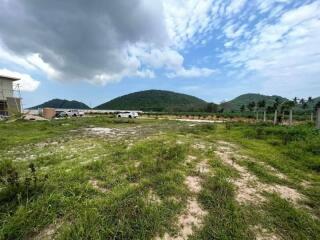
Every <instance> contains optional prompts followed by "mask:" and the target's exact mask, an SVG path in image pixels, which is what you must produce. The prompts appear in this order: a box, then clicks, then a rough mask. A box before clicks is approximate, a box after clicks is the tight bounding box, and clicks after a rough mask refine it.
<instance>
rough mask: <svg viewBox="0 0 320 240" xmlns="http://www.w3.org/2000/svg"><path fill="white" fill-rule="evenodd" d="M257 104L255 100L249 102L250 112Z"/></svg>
mask: <svg viewBox="0 0 320 240" xmlns="http://www.w3.org/2000/svg"><path fill="white" fill-rule="evenodd" d="M255 106H256V103H255V102H249V103H248V106H247V108H248V109H249V111H250V112H252V111H253V110H254V108H255Z"/></svg>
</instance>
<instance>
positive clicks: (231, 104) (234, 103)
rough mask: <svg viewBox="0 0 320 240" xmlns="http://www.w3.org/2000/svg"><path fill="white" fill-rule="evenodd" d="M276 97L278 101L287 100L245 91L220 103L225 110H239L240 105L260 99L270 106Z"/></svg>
mask: <svg viewBox="0 0 320 240" xmlns="http://www.w3.org/2000/svg"><path fill="white" fill-rule="evenodd" d="M276 98H278V99H279V100H280V102H284V101H288V100H289V99H287V98H283V97H280V96H276V95H273V96H267V95H262V94H256V93H247V94H243V95H240V96H239V97H236V98H235V99H233V100H231V101H228V102H225V103H222V104H220V107H221V108H224V110H225V111H240V108H241V106H242V105H244V106H247V105H248V104H249V103H250V102H259V101H262V100H265V101H266V106H272V105H273V104H274V102H275V100H276Z"/></svg>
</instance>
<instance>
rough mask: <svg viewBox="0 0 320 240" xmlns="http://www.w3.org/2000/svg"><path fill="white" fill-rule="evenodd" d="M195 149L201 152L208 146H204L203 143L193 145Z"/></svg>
mask: <svg viewBox="0 0 320 240" xmlns="http://www.w3.org/2000/svg"><path fill="white" fill-rule="evenodd" d="M193 147H194V148H195V149H200V150H204V149H206V145H205V144H203V143H196V144H194V145H193Z"/></svg>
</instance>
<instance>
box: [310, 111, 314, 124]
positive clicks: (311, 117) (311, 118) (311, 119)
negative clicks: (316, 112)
mask: <svg viewBox="0 0 320 240" xmlns="http://www.w3.org/2000/svg"><path fill="white" fill-rule="evenodd" d="M310 121H311V122H313V112H311V116H310Z"/></svg>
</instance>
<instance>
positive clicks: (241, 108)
mask: <svg viewBox="0 0 320 240" xmlns="http://www.w3.org/2000/svg"><path fill="white" fill-rule="evenodd" d="M245 110H246V106H245V105H242V106H241V107H240V112H242V113H243V112H244V111H245Z"/></svg>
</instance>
